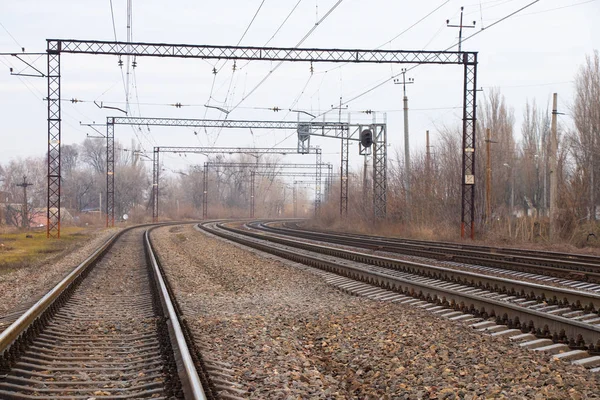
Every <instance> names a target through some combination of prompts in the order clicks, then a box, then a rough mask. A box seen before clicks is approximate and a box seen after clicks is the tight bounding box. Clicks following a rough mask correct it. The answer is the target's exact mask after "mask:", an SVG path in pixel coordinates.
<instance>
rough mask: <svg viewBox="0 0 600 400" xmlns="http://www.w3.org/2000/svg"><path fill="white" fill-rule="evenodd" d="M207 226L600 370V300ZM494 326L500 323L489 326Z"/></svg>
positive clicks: (351, 285) (381, 294)
mask: <svg viewBox="0 0 600 400" xmlns="http://www.w3.org/2000/svg"><path fill="white" fill-rule="evenodd" d="M201 227H202V228H203V229H205V230H207V231H209V232H211V233H213V234H216V235H218V236H221V237H225V238H227V239H230V240H233V241H236V242H238V243H241V244H244V245H247V246H250V247H254V248H258V249H260V250H263V251H266V252H269V253H272V254H276V255H278V256H281V257H284V258H288V259H291V260H293V261H296V262H301V263H304V264H307V265H309V266H312V267H316V268H319V269H321V270H322V271H324V272H325V273H327V274H335V275H337V278H336V277H334V276H333V275H328V277H327V279H328V281H329V282H331V283H332V284H336V285H337V286H338V287H340V288H342V289H344V290H349V291H351V292H353V293H357V294H362V295H370V296H376V298H379V299H381V298H383V299H392V300H394V301H403V302H422V303H419V304H422V305H423V307H426V308H432V309H433V310H435V311H436V312H442V313H445V314H446V315H447V316H451V317H453V318H455V319H465V318H468V319H472V318H474V317H476V318H479V321H482V322H481V323H482V324H481V325H476V327H477V328H480V329H486V330H488V331H491V332H495V333H494V334H497V335H500V334H510V335H512V336H516V337H518V338H520V339H522V340H525V339H530V340H529V341H528V342H526V346H528V347H539V348H542V349H546V348H547V350H550V351H554V352H556V351H562V352H563V353H562V354H561V355H560V356H557V357H560V358H564V359H571V360H573V362H575V363H578V364H581V365H584V366H586V367H588V368H592V369H593V370H594V371H598V370H600V368H599V367H600V352H599V351H598V350H599V347H600V315H599V313H598V308H599V306H600V294H595V293H589V292H583V291H579V290H574V289H568V288H560V287H553V286H547V285H543V284H535V283H530V282H522V281H519V280H515V279H506V278H498V277H495V276H491V275H486V274H482V273H475V272H468V271H456V270H452V269H451V268H444V267H439V266H435V265H428V264H426V263H416V262H411V261H403V260H398V259H392V258H386V257H379V256H374V255H370V254H365V253H361V252H357V251H349V250H343V249H339V248H334V247H329V246H324V245H317V244H311V243H307V242H305V241H299V240H292V239H288V238H282V237H277V236H273V235H271V234H267V233H266V232H264V231H257V230H255V229H252V228H251V227H249V226H245V227H244V228H243V229H242V228H232V227H231V226H227V225H226V224H214V223H213V224H203V225H201ZM357 288H358V289H357ZM357 290H358V292H357ZM428 303H429V304H428ZM463 313H464V314H465V316H461V315H462V314H463ZM492 319H495V323H493V322H490V321H489V320H492ZM496 324H499V325H496Z"/></svg>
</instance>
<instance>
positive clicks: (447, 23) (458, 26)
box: [446, 7, 475, 53]
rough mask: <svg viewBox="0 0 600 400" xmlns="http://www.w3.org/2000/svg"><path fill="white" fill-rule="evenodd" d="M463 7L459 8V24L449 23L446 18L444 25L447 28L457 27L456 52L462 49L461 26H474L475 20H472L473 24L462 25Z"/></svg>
mask: <svg viewBox="0 0 600 400" xmlns="http://www.w3.org/2000/svg"><path fill="white" fill-rule="evenodd" d="M463 9H464V7H461V8H460V24H459V25H450V20H449V19H447V20H446V26H447V27H448V28H458V52H459V53H460V52H461V51H462V30H463V28H475V21H473V25H463Z"/></svg>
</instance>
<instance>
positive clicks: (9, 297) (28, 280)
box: [0, 228, 118, 330]
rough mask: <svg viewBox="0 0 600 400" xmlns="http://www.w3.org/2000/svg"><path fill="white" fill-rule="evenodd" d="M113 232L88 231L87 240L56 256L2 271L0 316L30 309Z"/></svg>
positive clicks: (0, 275)
mask: <svg viewBox="0 0 600 400" xmlns="http://www.w3.org/2000/svg"><path fill="white" fill-rule="evenodd" d="M117 231H118V229H114V228H113V229H102V230H96V231H92V232H90V233H89V235H90V238H89V239H87V240H85V241H82V242H79V243H76V244H73V245H72V246H69V248H67V249H65V250H63V251H61V253H60V254H56V255H53V256H51V257H47V258H46V259H45V260H44V259H42V260H40V261H38V262H35V263H33V264H31V265H28V266H24V267H21V268H18V269H13V270H9V271H3V272H2V273H1V274H0V300H1V301H0V315H5V314H8V313H10V312H13V311H16V310H24V309H26V308H27V307H29V306H31V305H32V304H33V303H35V302H36V301H37V300H38V299H40V298H41V297H42V296H43V295H45V294H46V293H47V292H48V291H49V290H50V289H52V288H53V287H54V286H56V284H57V283H58V282H60V280H61V279H62V278H64V277H65V276H66V275H67V274H68V273H69V272H71V271H72V270H73V269H74V268H75V267H76V266H77V265H79V264H80V263H81V262H83V261H84V260H85V259H86V258H87V257H89V256H90V255H91V254H92V253H93V252H94V251H95V250H96V249H97V248H98V247H99V246H100V245H101V244H102V243H104V242H105V241H106V240H107V239H108V238H109V237H111V236H112V235H113V234H114V233H116V232H117ZM1 328H2V327H1V326H0V330H1Z"/></svg>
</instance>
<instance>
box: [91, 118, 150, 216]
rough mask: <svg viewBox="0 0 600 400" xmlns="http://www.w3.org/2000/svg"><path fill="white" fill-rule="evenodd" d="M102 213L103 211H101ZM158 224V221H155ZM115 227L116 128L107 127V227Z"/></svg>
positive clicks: (112, 126)
mask: <svg viewBox="0 0 600 400" xmlns="http://www.w3.org/2000/svg"><path fill="white" fill-rule="evenodd" d="M99 211H100V212H101V213H102V210H99ZM154 222H156V221H154ZM109 226H115V126H114V125H109V124H107V125H106V227H109Z"/></svg>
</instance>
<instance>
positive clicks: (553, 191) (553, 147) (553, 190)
mask: <svg viewBox="0 0 600 400" xmlns="http://www.w3.org/2000/svg"><path fill="white" fill-rule="evenodd" d="M557 102H558V94H557V93H554V95H553V96H552V131H551V136H550V240H554V239H555V238H556V233H557V232H556V226H555V225H556V203H557V200H558V199H557V198H556V195H557V186H558V179H557V178H558V177H557V176H556V172H557V171H556V169H557V162H556V157H557V151H558V143H557V142H558V139H557V136H556V117H557V115H558V111H557V109H556V108H557Z"/></svg>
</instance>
